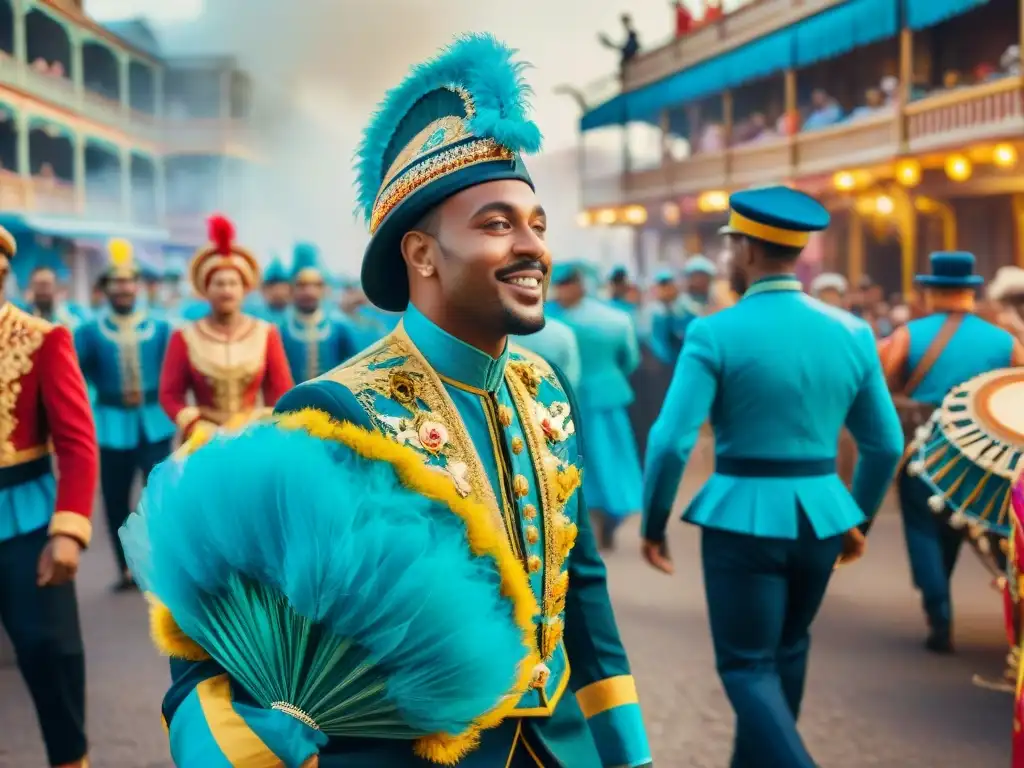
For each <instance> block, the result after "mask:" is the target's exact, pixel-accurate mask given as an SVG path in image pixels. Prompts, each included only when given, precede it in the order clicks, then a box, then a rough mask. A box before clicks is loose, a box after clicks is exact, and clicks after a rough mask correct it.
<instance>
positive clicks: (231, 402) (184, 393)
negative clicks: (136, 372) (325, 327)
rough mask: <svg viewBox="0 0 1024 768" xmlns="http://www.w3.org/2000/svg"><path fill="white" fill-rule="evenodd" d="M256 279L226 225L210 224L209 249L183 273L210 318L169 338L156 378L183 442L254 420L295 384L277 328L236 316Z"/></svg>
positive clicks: (251, 260)
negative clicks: (203, 430)
mask: <svg viewBox="0 0 1024 768" xmlns="http://www.w3.org/2000/svg"><path fill="white" fill-rule="evenodd" d="M259 274H260V273H259V264H258V263H257V261H256V259H255V257H254V256H253V255H252V254H251V253H250V252H249V250H248V249H247V248H244V247H242V246H241V245H239V244H238V243H237V242H235V232H234V227H232V225H231V222H229V221H228V220H227V219H225V218H223V217H220V216H214V217H213V218H211V219H210V242H209V243H208V244H207V245H204V246H203V247H202V248H200V249H199V250H198V251H196V255H195V256H194V257H193V259H192V264H191V266H190V268H189V278H190V280H191V282H192V287H193V290H195V292H196V293H197V294H198V295H200V296H202V297H203V298H204V299H206V300H207V301H209V302H210V315H209V316H208V317H204V318H202V319H200V320H197V321H195V322H193V323H189V324H188V325H186V326H185V327H184V328H180V329H178V330H175V331H174V333H173V334H172V335H171V340H170V342H169V344H168V346H167V356H166V357H165V359H164V367H163V371H162V372H161V374H160V396H159V397H160V405H161V406H163V409H164V411H165V412H166V413H167V415H168V416H170V417H171V419H172V420H173V421H174V423H175V424H176V425H177V426H178V429H179V430H180V431H181V432H182V434H184V435H188V434H189V433H190V432H191V431H192V429H193V428H194V427H195V426H197V425H200V424H202V425H204V426H207V427H220V426H225V427H234V426H238V425H240V424H243V423H244V422H246V421H248V420H250V419H253V418H257V417H259V416H260V415H262V414H264V413H266V412H268V411H269V410H270V409H271V408H273V406H274V404H275V403H276V402H277V401H278V398H280V397H281V395H283V394H284V393H285V392H287V391H288V390H289V389H290V388H291V387H292V385H293V381H292V375H291V372H290V371H289V370H288V359H287V357H286V356H285V354H284V347H283V346H282V344H281V334H280V333H279V332H278V330H277V328H276V327H274V326H273V325H271V324H270V323H268V322H266V321H265V320H257V319H256V318H254V317H250V316H249V315H246V314H244V313H243V312H242V301H243V298H244V296H245V294H246V293H247V292H248V291H251V290H253V289H254V288H255V287H256V286H257V285H258V284H259ZM189 393H191V394H192V396H193V397H194V398H195V405H190V404H189V402H188V396H189ZM261 396H262V406H263V407H262V408H261V407H260V402H259V401H260V398H261Z"/></svg>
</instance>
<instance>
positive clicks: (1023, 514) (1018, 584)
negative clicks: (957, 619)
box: [1006, 475, 1024, 768]
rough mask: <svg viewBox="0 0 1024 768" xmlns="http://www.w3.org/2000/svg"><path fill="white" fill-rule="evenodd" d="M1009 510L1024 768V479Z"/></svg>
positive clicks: (1012, 628) (1019, 763)
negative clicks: (1023, 624)
mask: <svg viewBox="0 0 1024 768" xmlns="http://www.w3.org/2000/svg"><path fill="white" fill-rule="evenodd" d="M1012 494H1013V495H1012V502H1011V506H1010V530H1011V532H1010V539H1009V551H1008V553H1007V574H1006V578H1007V582H1008V584H1007V595H1008V596H1009V597H1010V598H1011V599H1010V600H1009V601H1008V603H1009V604H1008V605H1007V617H1006V618H1007V632H1008V634H1009V635H1011V637H1012V638H1013V650H1012V655H1013V658H1014V660H1015V661H1016V663H1017V676H1016V679H1015V680H1014V695H1013V731H1012V733H1013V737H1012V738H1013V741H1012V747H1011V750H1012V752H1011V754H1012V759H1011V763H1010V768H1024V665H1022V664H1021V663H1020V660H1021V655H1022V653H1024V634H1022V629H1024V627H1022V623H1024V617H1022V607H1021V600H1022V595H1024V579H1022V576H1024V475H1022V476H1018V478H1017V482H1016V483H1015V484H1014V486H1013V491H1012Z"/></svg>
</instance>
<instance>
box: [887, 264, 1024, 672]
mask: <svg viewBox="0 0 1024 768" xmlns="http://www.w3.org/2000/svg"><path fill="white" fill-rule="evenodd" d="M930 259H931V269H932V272H931V274H928V275H918V277H917V280H916V282H917V285H918V287H919V288H920V289H921V290H922V291H923V293H924V299H925V304H926V306H927V309H928V312H929V313H930V314H928V315H927V316H925V317H922V318H919V319H917V320H911V321H910V322H909V323H907V325H905V326H903V327H902V328H899V329H897V330H896V331H895V332H894V333H893V334H892V335H891V336H889V337H888V338H887V339H885V340H884V341H883V342H882V344H881V346H880V353H881V356H882V364H883V366H884V368H885V372H886V377H887V379H888V381H889V386H890V389H891V390H892V392H893V393H894V397H895V399H896V400H897V401H898V407H899V408H900V411H901V416H902V418H903V422H904V426H905V432H906V433H907V437H908V440H909V438H911V437H912V436H913V433H914V432H915V430H916V428H917V427H918V426H920V425H921V424H922V423H923V422H924V421H926V420H927V417H928V415H930V414H931V412H932V411H934V410H935V409H936V408H938V407H939V405H940V404H941V403H942V401H943V399H944V398H945V397H946V395H947V394H948V393H949V392H950V390H952V389H953V388H954V387H956V386H957V385H959V384H962V383H963V382H965V381H967V380H968V379H971V378H973V377H975V376H978V375H979V374H982V373H986V372H988V371H992V370H995V369H997V368H1006V367H1009V366H1016V365H1022V364H1024V347H1022V346H1021V344H1020V342H1017V341H1016V340H1015V339H1014V338H1013V336H1011V335H1010V334H1009V333H1008V332H1006V331H1004V330H1003V329H1001V328H998V327H996V326H995V325H992V324H991V323H988V322H986V321H984V320H982V319H981V318H980V317H977V316H976V315H974V314H972V311H973V309H974V299H975V292H976V290H977V289H978V287H979V286H981V284H982V282H983V281H982V278H981V277H980V276H979V275H976V274H975V273H974V256H973V255H972V254H970V253H964V252H939V253H933V254H932V255H931V257H930ZM915 468H916V467H915V466H912V463H911V462H906V463H905V464H904V466H903V468H902V471H901V472H900V474H899V477H898V480H897V489H898V491H899V498H900V511H901V513H902V517H903V530H904V534H905V538H906V541H907V555H908V557H909V559H910V570H911V573H912V575H913V578H914V586H916V587H917V589H918V590H920V592H921V601H922V607H923V608H924V613H925V616H926V618H927V621H928V630H929V632H928V637H927V639H926V641H925V647H926V648H927V649H928V650H930V651H933V652H935V653H950V652H952V651H953V607H952V603H951V592H950V587H949V581H950V578H951V577H952V574H953V569H954V567H955V565H956V560H957V555H958V554H959V551H960V546H961V544H962V543H963V540H964V535H963V531H962V530H958V529H956V528H953V527H951V526H950V525H948V524H947V523H948V519H949V515H948V514H946V515H936V513H935V512H933V511H932V509H931V507H930V506H929V498H930V497H931V496H932V495H933V494H934V492H933V490H932V489H931V487H930V486H929V485H928V483H926V482H925V481H924V479H923V478H922V477H919V476H917V475H918V474H919V473H915V472H914V471H913V470H914V469H915ZM940 511H941V510H940Z"/></svg>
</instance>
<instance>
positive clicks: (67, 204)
mask: <svg viewBox="0 0 1024 768" xmlns="http://www.w3.org/2000/svg"><path fill="white" fill-rule="evenodd" d="M28 187H29V198H28V205H27V206H26V207H27V209H28V210H31V211H36V212H38V213H50V214H55V215H60V216H70V215H73V214H75V213H77V212H78V202H77V200H76V197H75V185H74V184H72V183H71V182H69V181H64V180H63V179H56V178H51V177H46V176H33V177H32V178H30V179H28Z"/></svg>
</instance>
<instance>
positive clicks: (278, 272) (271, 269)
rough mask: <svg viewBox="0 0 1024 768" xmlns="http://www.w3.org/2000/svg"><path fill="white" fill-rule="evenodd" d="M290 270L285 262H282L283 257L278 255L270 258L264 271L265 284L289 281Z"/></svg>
mask: <svg viewBox="0 0 1024 768" xmlns="http://www.w3.org/2000/svg"><path fill="white" fill-rule="evenodd" d="M287 282H288V272H287V271H286V270H285V268H284V264H282V263H281V259H279V258H278V257H277V256H275V257H274V258H272V259H271V260H270V263H269V264H268V265H267V268H266V269H265V270H264V271H263V284H264V285H272V284H274V283H287Z"/></svg>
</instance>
